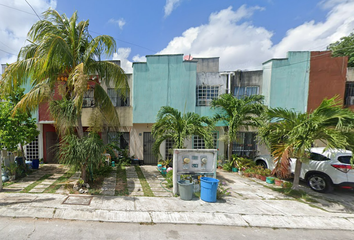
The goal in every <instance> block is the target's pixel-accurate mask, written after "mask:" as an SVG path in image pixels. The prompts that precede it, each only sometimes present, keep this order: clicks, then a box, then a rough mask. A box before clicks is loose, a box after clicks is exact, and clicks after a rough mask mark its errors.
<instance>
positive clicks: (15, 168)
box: [5, 162, 18, 181]
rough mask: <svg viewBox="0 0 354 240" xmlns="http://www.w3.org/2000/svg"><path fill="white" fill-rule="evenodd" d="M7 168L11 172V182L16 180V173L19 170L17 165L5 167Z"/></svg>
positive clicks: (12, 164)
mask: <svg viewBox="0 0 354 240" xmlns="http://www.w3.org/2000/svg"><path fill="white" fill-rule="evenodd" d="M5 168H6V170H7V171H8V172H9V174H8V175H9V180H10V181H13V180H15V178H16V172H17V168H18V166H17V164H16V163H14V162H13V163H10V165H9V166H7V167H5Z"/></svg>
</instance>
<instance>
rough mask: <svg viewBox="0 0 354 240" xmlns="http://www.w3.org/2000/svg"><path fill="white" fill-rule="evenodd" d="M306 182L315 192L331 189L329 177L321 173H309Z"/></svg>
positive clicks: (329, 190)
mask: <svg viewBox="0 0 354 240" xmlns="http://www.w3.org/2000/svg"><path fill="white" fill-rule="evenodd" d="M307 183H308V185H309V186H310V188H311V189H312V190H314V191H316V192H321V193H325V192H331V191H332V190H333V184H332V181H331V180H330V179H329V177H327V176H325V175H322V174H317V173H314V174H311V175H310V176H309V177H308V178H307Z"/></svg>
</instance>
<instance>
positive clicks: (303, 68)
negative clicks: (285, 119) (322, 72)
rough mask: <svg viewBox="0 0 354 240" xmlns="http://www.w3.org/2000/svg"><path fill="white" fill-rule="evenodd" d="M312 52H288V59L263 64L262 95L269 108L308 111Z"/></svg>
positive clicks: (271, 60) (273, 60)
mask: <svg viewBox="0 0 354 240" xmlns="http://www.w3.org/2000/svg"><path fill="white" fill-rule="evenodd" d="M310 58H311V54H310V52H288V56H287V58H283V59H270V60H268V61H266V62H264V63H263V86H262V95H264V96H265V104H266V105H267V106H268V107H272V108H276V107H281V108H287V109H294V110H295V111H298V112H306V111H307V102H308V95H309V94H308V93H309V76H310V73H309V72H310V71H309V70H310Z"/></svg>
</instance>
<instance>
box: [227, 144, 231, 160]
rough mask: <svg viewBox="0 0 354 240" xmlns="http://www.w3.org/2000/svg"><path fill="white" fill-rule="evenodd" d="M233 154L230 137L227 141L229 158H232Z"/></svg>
mask: <svg viewBox="0 0 354 240" xmlns="http://www.w3.org/2000/svg"><path fill="white" fill-rule="evenodd" d="M231 156H232V149H231V143H230V139H229V140H228V142H227V159H228V160H231Z"/></svg>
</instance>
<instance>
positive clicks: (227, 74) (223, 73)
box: [220, 72, 235, 94]
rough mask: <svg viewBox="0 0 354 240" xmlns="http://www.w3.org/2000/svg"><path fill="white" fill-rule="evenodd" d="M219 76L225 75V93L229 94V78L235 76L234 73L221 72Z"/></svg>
mask: <svg viewBox="0 0 354 240" xmlns="http://www.w3.org/2000/svg"><path fill="white" fill-rule="evenodd" d="M220 75H221V76H224V75H226V76H227V80H226V93H227V94H231V76H233V75H235V73H234V72H222V73H220Z"/></svg>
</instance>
